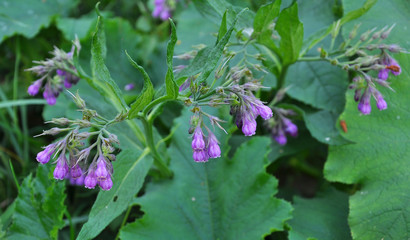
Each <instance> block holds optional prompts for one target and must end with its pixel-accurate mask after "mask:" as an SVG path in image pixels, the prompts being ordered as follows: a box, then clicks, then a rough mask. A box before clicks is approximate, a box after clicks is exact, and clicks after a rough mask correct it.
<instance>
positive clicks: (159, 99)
mask: <svg viewBox="0 0 410 240" xmlns="http://www.w3.org/2000/svg"><path fill="white" fill-rule="evenodd" d="M168 100H170V98H169V97H168V96H162V97H159V98H157V99H155V100H154V101H152V102H150V103H149V104H148V105H147V106H146V107H145V108H144V111H143V112H142V114H143V115H144V116H147V114H148V112H149V110H151V109H152V108H153V107H154V106H156V105H158V104H160V103H162V102H165V101H168Z"/></svg>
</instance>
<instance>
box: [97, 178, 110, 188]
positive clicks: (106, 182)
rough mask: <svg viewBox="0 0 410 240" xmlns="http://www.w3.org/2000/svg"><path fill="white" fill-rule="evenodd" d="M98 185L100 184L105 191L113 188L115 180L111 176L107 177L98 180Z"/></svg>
mask: <svg viewBox="0 0 410 240" xmlns="http://www.w3.org/2000/svg"><path fill="white" fill-rule="evenodd" d="M98 185H100V187H101V189H102V190H104V191H108V190H110V189H111V188H112V185H113V182H112V179H111V177H110V176H108V177H107V178H106V179H103V180H98Z"/></svg>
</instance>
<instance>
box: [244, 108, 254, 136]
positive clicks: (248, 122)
mask: <svg viewBox="0 0 410 240" xmlns="http://www.w3.org/2000/svg"><path fill="white" fill-rule="evenodd" d="M242 132H243V134H244V135H245V136H253V135H255V133H256V121H255V118H254V117H253V116H252V114H250V113H244V115H243V117H242Z"/></svg>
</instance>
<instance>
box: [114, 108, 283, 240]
mask: <svg viewBox="0 0 410 240" xmlns="http://www.w3.org/2000/svg"><path fill="white" fill-rule="evenodd" d="M188 121H189V112H188V111H185V114H184V116H183V117H181V118H179V119H178V120H177V122H176V123H177V124H178V125H179V126H180V127H179V129H178V131H177V132H176V133H175V137H174V141H173V143H172V144H171V147H170V155H171V158H172V159H171V166H170V167H171V169H172V170H173V171H174V178H173V179H172V180H171V181H164V182H159V183H155V184H151V185H149V186H148V187H147V189H146V194H145V195H144V196H143V197H141V198H140V199H139V204H141V205H142V211H144V213H145V215H144V216H143V218H142V219H139V220H137V221H135V222H134V223H131V224H128V225H127V226H126V227H125V228H124V229H123V230H122V231H121V235H120V237H121V239H124V240H126V239H260V238H262V237H263V236H264V235H267V234H269V233H270V232H272V231H275V230H281V229H283V225H284V221H286V220H287V219H289V218H290V212H291V206H290V205H289V204H288V203H286V202H285V201H283V200H279V199H276V198H274V197H273V196H272V195H274V194H275V193H276V191H277V190H276V188H277V181H276V180H275V179H274V178H273V177H272V176H270V175H269V174H267V173H266V172H265V166H266V164H267V162H266V154H267V153H268V147H269V144H270V139H269V138H260V137H255V138H252V139H251V140H250V141H249V142H247V143H246V144H244V145H242V146H241V147H240V148H239V149H238V150H237V151H236V154H235V156H234V157H233V158H232V159H229V158H227V157H226V155H227V150H228V146H227V143H226V142H227V140H226V136H219V134H218V136H219V137H218V138H219V140H220V141H221V143H222V145H223V147H222V151H223V153H224V156H223V157H222V158H218V159H210V161H209V162H208V163H196V162H195V161H194V160H193V159H192V149H191V143H190V141H191V140H190V138H188V135H187V131H188V127H189V126H188V124H187V122H188Z"/></svg>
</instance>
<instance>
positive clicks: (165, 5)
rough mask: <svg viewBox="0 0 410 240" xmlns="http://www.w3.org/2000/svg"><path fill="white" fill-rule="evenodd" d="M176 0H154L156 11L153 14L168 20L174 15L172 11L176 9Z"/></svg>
mask: <svg viewBox="0 0 410 240" xmlns="http://www.w3.org/2000/svg"><path fill="white" fill-rule="evenodd" d="M175 5H176V1H175V0H154V11H153V12H152V16H153V17H155V18H160V19H161V20H162V21H165V20H168V18H170V17H171V16H172V11H173V10H174V9H175Z"/></svg>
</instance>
